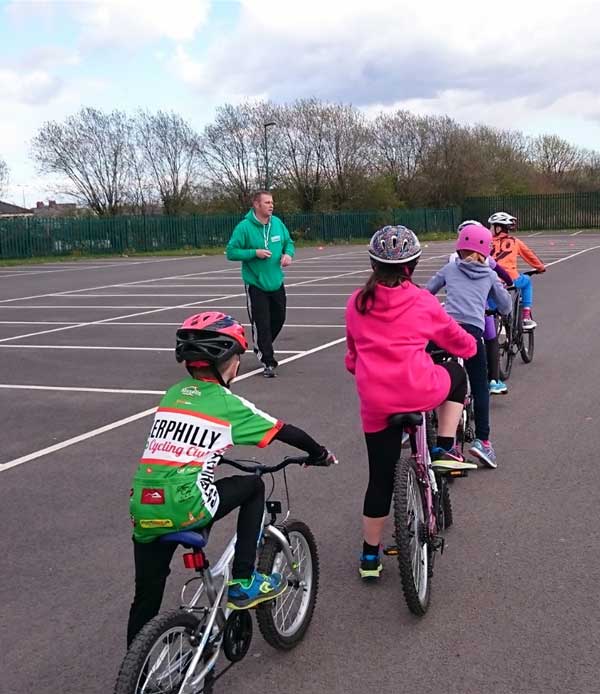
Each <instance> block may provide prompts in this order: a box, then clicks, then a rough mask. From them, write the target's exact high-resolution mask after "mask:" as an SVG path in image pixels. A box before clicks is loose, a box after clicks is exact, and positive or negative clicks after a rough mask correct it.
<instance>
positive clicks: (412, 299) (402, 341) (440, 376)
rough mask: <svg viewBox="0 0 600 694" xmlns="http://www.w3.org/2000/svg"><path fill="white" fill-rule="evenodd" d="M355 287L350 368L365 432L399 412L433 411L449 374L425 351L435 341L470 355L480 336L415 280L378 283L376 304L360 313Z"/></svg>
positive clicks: (349, 317)
mask: <svg viewBox="0 0 600 694" xmlns="http://www.w3.org/2000/svg"><path fill="white" fill-rule="evenodd" d="M359 291H360V290H356V291H355V292H354V293H353V294H352V296H351V297H350V299H349V301H348V304H347V306H346V343H347V352H346V368H347V369H348V371H350V373H352V374H354V375H355V377H356V389H357V391H358V397H359V399H360V413H361V418H362V423H363V429H364V431H365V432H375V431H381V430H382V429H385V428H386V427H387V420H388V417H389V416H390V415H391V414H394V413H396V412H418V411H427V410H432V409H434V408H436V407H438V405H441V404H442V402H444V400H445V399H446V397H447V396H448V393H449V391H450V375H449V374H448V372H447V371H446V369H444V368H443V367H442V366H438V365H436V364H434V363H433V360H432V359H431V357H430V356H429V354H427V352H426V351H425V347H426V346H427V343H428V342H429V341H430V340H432V341H433V342H435V343H436V345H438V346H439V347H441V348H443V349H445V350H446V351H448V352H450V353H451V354H453V355H455V356H457V357H462V358H463V359H468V358H469V357H472V356H473V355H474V354H475V353H476V351H477V343H476V342H475V338H473V337H472V336H471V335H469V334H468V333H467V332H465V331H464V330H463V329H462V328H461V327H460V326H459V325H458V323H457V322H456V321H455V320H454V319H453V318H450V316H449V315H448V314H447V313H446V312H445V311H444V309H443V308H442V306H441V305H440V303H439V302H438V300H437V299H436V298H435V297H433V296H432V295H431V294H430V293H429V292H428V291H427V290H425V289H420V288H419V287H416V286H415V285H414V284H412V283H410V282H403V283H402V284H401V285H399V286H398V287H386V286H384V285H381V284H378V285H377V287H376V289H375V299H374V301H373V306H372V308H371V309H370V310H369V311H368V312H367V313H366V314H365V315H361V314H360V313H359V312H358V311H357V310H356V306H355V299H356V296H357V294H358V293H359Z"/></svg>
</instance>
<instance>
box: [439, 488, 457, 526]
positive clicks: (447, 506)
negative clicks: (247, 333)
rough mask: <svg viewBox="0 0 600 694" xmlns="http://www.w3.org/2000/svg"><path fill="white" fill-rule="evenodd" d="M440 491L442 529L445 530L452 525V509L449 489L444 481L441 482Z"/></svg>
mask: <svg viewBox="0 0 600 694" xmlns="http://www.w3.org/2000/svg"><path fill="white" fill-rule="evenodd" d="M441 489H442V492H441V500H442V510H443V512H444V519H443V524H442V528H443V529H444V530H447V529H448V528H450V527H451V526H452V524H453V523H454V511H453V509H452V499H451V498H450V487H448V483H447V482H446V480H444V481H443V483H442V487H441Z"/></svg>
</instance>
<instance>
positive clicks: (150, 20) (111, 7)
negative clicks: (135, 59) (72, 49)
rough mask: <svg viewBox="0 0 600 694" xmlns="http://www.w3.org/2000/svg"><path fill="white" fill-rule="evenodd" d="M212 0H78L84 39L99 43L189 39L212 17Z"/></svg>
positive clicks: (77, 16)
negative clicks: (210, 11) (95, 0)
mask: <svg viewBox="0 0 600 694" xmlns="http://www.w3.org/2000/svg"><path fill="white" fill-rule="evenodd" d="M209 10H210V2H209V0H170V1H169V2H165V0H101V1H99V2H83V3H78V4H77V5H76V7H75V11H74V12H75V15H74V16H75V19H76V20H77V21H78V22H79V24H80V25H81V28H82V32H83V33H82V41H83V43H84V44H85V42H86V41H90V42H92V43H93V44H95V45H98V44H100V45H107V44H112V45H114V44H119V45H121V46H128V45H129V46H130V45H132V44H140V43H150V42H153V41H156V40H159V39H168V40H170V41H176V42H187V41H190V40H192V39H193V38H194V36H195V35H196V33H197V32H198V31H199V30H200V29H201V28H202V26H203V25H204V24H205V23H206V21H207V19H208V14H209Z"/></svg>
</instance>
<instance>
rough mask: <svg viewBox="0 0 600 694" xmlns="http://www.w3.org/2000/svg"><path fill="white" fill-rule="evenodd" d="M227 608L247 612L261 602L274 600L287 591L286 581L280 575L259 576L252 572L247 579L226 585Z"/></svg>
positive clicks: (235, 580)
mask: <svg viewBox="0 0 600 694" xmlns="http://www.w3.org/2000/svg"><path fill="white" fill-rule="evenodd" d="M228 586H229V590H228V592H227V607H228V608H229V609H230V610H249V609H250V608H251V607H256V605H260V603H261V602H266V601H267V600H274V599H275V598H278V597H279V596H280V595H282V594H283V593H285V591H286V590H287V587H288V586H287V581H286V580H285V579H284V578H283V577H282V576H281V574H271V575H270V576H266V575H265V574H259V573H258V571H254V572H253V573H252V576H251V577H250V578H249V579H240V578H238V579H234V580H232V581H229V583H228Z"/></svg>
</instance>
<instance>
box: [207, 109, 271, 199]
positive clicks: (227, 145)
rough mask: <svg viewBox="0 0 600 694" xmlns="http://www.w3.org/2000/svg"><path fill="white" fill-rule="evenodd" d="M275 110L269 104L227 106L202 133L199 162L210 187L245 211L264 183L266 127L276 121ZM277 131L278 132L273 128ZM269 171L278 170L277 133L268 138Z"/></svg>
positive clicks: (219, 110) (218, 111)
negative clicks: (236, 202) (224, 193)
mask: <svg viewBox="0 0 600 694" xmlns="http://www.w3.org/2000/svg"><path fill="white" fill-rule="evenodd" d="M276 117H277V110H276V109H275V108H274V107H273V106H272V105H271V104H268V103H259V104H241V105H239V106H233V105H231V104H226V105H225V106H222V107H220V108H218V109H217V115H216V118H215V121H214V123H213V124H212V125H208V126H207V127H206V128H205V130H204V135H203V138H202V158H203V160H204V163H205V166H206V168H207V171H208V174H209V178H210V182H211V183H212V184H213V186H216V187H218V188H219V189H220V190H222V191H224V192H226V193H228V194H229V195H231V196H233V197H234V198H235V199H236V200H237V201H238V203H239V205H240V207H242V208H243V207H247V206H248V205H249V204H250V202H251V198H252V192H253V191H254V190H256V188H260V187H262V186H264V181H265V145H266V142H265V140H266V131H265V124H266V123H269V122H271V121H275V118H276ZM275 131H277V128H275ZM268 146H269V162H270V164H269V168H270V170H271V172H272V174H273V176H274V177H276V176H277V175H278V171H279V169H280V163H279V153H280V147H279V145H278V135H277V132H275V133H273V135H272V136H270V137H269V145H268Z"/></svg>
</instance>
